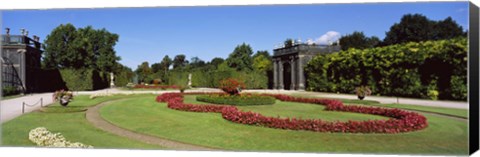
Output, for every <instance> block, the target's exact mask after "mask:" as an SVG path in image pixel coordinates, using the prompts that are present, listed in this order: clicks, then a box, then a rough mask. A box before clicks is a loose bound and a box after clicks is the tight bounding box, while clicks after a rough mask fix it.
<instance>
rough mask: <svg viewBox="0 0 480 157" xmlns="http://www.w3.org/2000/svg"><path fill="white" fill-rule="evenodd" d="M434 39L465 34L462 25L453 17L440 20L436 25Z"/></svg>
mask: <svg viewBox="0 0 480 157" xmlns="http://www.w3.org/2000/svg"><path fill="white" fill-rule="evenodd" d="M434 31H435V32H434V36H433V39H434V40H439V39H451V38H455V37H458V36H462V35H465V34H464V33H465V32H463V28H462V26H460V25H459V24H457V22H455V21H454V20H453V19H452V18H451V17H447V18H446V19H445V20H442V21H438V22H437V23H436V24H435V26H434Z"/></svg>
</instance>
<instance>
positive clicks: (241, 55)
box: [226, 43, 253, 71]
mask: <svg viewBox="0 0 480 157" xmlns="http://www.w3.org/2000/svg"><path fill="white" fill-rule="evenodd" d="M252 54H253V50H252V48H251V47H250V45H248V44H245V43H243V44H241V45H238V46H237V47H235V50H233V52H232V53H230V55H229V56H228V58H227V59H226V62H227V64H228V66H230V67H232V68H235V69H236V70H237V71H242V70H252V69H253V67H252V62H253V60H252V57H251V56H252Z"/></svg>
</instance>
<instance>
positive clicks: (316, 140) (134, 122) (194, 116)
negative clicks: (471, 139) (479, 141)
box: [100, 96, 468, 155]
mask: <svg viewBox="0 0 480 157" xmlns="http://www.w3.org/2000/svg"><path fill="white" fill-rule="evenodd" d="M154 100H155V97H154V96H152V97H150V98H133V99H128V100H124V101H120V102H115V103H112V104H110V105H107V106H105V107H103V108H101V109H100V113H101V115H102V117H104V118H105V119H106V120H108V121H110V122H111V123H113V124H116V125H118V126H120V127H123V128H128V129H130V130H133V131H136V132H141V133H145V134H150V135H154V136H158V137H163V138H167V139H171V140H176V141H181V142H185V143H191V144H196V145H203V146H210V147H215V148H221V149H228V150H241V151H281V152H297V151H298V152H342V153H383V154H384V153H394V154H456V155H466V154H467V152H468V129H467V128H468V125H467V121H464V120H458V119H451V118H446V117H441V116H435V115H425V116H426V117H427V119H428V122H429V127H427V128H426V129H424V130H420V131H415V132H408V133H401V134H347V133H319V132H310V131H293V130H282V129H272V128H265V127H258V126H249V125H242V124H237V123H232V122H230V121H227V120H224V119H223V118H222V117H221V114H219V113H195V112H184V111H177V110H172V109H169V108H167V105H166V104H165V103H157V102H155V101H154ZM186 102H187V103H199V102H195V99H194V97H191V96H187V97H186ZM200 104H204V103H200ZM259 107H260V108H259ZM265 107H267V106H265ZM270 107H271V108H270V109H271V110H272V111H270V110H269V109H267V108H261V106H248V107H247V106H242V107H241V109H242V110H246V109H249V110H254V111H255V112H261V113H262V114H267V115H269V114H271V115H276V114H280V115H281V116H298V115H302V117H303V118H307V117H308V118H322V119H327V118H329V117H331V118H332V119H333V117H335V118H337V119H339V120H346V119H348V118H345V117H351V118H359V119H362V117H363V116H365V117H363V118H370V119H373V118H382V117H375V116H370V115H361V116H360V115H350V114H345V113H331V115H326V114H327V112H328V111H322V110H321V109H322V108H321V106H320V105H313V104H299V103H288V102H278V103H277V104H275V105H273V106H270ZM317 110H319V111H317ZM290 111H291V112H290ZM322 114H325V115H322ZM352 120H354V119H352Z"/></svg>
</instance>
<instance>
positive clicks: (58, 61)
mask: <svg viewBox="0 0 480 157" xmlns="http://www.w3.org/2000/svg"><path fill="white" fill-rule="evenodd" d="M76 37H77V33H76V28H75V26H73V25H72V24H70V23H67V24H65V25H63V24H61V25H60V26H58V27H56V28H55V29H53V30H52V32H51V33H50V34H49V35H47V37H46V39H45V41H44V45H43V47H44V50H45V52H44V58H43V65H44V67H45V68H49V69H51V68H63V67H75V68H80V67H82V66H83V65H81V64H83V62H82V60H81V58H82V55H81V54H79V53H75V49H76V47H75V45H74V44H73V42H74V41H75V38H76ZM72 52H73V53H72Z"/></svg>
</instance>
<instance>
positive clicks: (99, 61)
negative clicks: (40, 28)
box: [43, 23, 120, 72]
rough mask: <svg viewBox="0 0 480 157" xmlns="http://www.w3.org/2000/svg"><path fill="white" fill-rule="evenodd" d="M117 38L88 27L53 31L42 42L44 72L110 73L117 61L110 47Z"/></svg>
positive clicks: (63, 28)
mask: <svg viewBox="0 0 480 157" xmlns="http://www.w3.org/2000/svg"><path fill="white" fill-rule="evenodd" d="M118 38H119V36H118V35H117V34H114V33H110V32H108V31H107V30H106V29H100V30H96V29H93V28H92V27H91V26H87V27H85V28H78V29H76V28H75V27H74V26H73V25H72V24H70V23H68V24H65V25H63V24H62V25H60V26H58V27H56V28H55V29H54V30H52V32H51V33H50V34H49V35H48V36H47V38H46V39H45V41H44V43H45V44H44V49H45V54H44V59H43V65H44V66H45V68H74V69H82V68H90V69H96V70H99V71H103V72H113V71H114V69H115V67H116V66H117V64H118V61H119V60H120V57H118V56H117V55H116V54H115V50H114V46H115V44H116V43H117V41H118Z"/></svg>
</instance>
